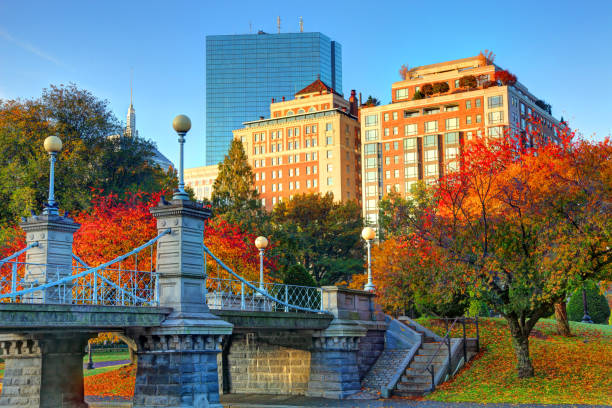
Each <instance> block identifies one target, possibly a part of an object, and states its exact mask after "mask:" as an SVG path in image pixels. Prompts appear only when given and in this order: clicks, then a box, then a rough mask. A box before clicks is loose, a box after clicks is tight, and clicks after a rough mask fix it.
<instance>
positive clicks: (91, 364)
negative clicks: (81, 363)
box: [87, 342, 94, 370]
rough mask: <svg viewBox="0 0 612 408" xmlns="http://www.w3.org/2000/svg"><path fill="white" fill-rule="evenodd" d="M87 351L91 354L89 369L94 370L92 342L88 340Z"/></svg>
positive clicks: (88, 363)
mask: <svg viewBox="0 0 612 408" xmlns="http://www.w3.org/2000/svg"><path fill="white" fill-rule="evenodd" d="M87 353H88V354H89V361H88V362H87V369H88V370H93V368H94V363H93V359H92V355H91V342H87Z"/></svg>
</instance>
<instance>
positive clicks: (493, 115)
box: [489, 111, 504, 123]
mask: <svg viewBox="0 0 612 408" xmlns="http://www.w3.org/2000/svg"><path fill="white" fill-rule="evenodd" d="M503 121H504V112H503V111H496V112H489V123H502V122H503Z"/></svg>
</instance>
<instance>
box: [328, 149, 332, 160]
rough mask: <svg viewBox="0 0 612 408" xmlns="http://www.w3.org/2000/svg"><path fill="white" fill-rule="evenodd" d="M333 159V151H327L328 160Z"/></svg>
mask: <svg viewBox="0 0 612 408" xmlns="http://www.w3.org/2000/svg"><path fill="white" fill-rule="evenodd" d="M332 157H333V154H332V151H331V150H328V151H327V158H328V159H331V158H332Z"/></svg>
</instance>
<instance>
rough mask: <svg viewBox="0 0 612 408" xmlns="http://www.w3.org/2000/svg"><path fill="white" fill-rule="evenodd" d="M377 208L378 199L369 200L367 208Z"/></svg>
mask: <svg viewBox="0 0 612 408" xmlns="http://www.w3.org/2000/svg"><path fill="white" fill-rule="evenodd" d="M375 209H376V200H367V201H366V210H375Z"/></svg>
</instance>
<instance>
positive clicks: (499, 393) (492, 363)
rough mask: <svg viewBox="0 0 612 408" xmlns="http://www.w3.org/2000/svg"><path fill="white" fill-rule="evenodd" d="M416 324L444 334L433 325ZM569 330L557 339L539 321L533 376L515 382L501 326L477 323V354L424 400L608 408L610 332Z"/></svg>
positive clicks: (611, 394) (577, 326) (549, 323)
mask: <svg viewBox="0 0 612 408" xmlns="http://www.w3.org/2000/svg"><path fill="white" fill-rule="evenodd" d="M421 322H422V324H424V325H425V326H428V327H430V328H432V329H433V330H435V331H436V332H437V333H439V334H443V332H444V326H443V325H439V324H435V323H434V321H431V320H427V319H423V320H421ZM571 328H572V332H573V334H574V336H573V337H569V338H565V337H561V336H558V335H557V334H556V330H555V321H554V320H550V319H544V320H542V321H540V322H538V324H537V325H536V327H535V329H534V332H532V336H531V338H530V352H531V358H532V361H533V365H534V368H535V377H533V378H528V379H519V378H518V376H517V375H516V360H515V355H514V351H513V348H512V345H511V341H510V336H509V330H508V326H507V324H506V322H505V321H504V320H503V319H494V318H490V319H482V320H481V326H480V333H481V345H482V351H481V352H480V353H479V354H478V355H477V356H476V357H475V359H473V360H472V361H471V362H470V363H469V364H468V365H467V366H466V367H464V368H463V369H462V370H461V371H460V372H459V373H458V374H457V375H456V376H455V377H454V378H453V379H451V381H449V382H447V383H445V384H442V385H441V386H440V387H439V388H438V389H437V390H436V391H435V392H433V393H432V394H429V395H428V396H426V397H425V399H428V400H436V401H449V402H463V401H466V402H467V401H474V402H483V403H492V402H498V403H542V404H544V403H547V404H602V405H607V404H609V403H610V401H612V328H610V326H606V325H589V324H582V323H574V322H572V323H571ZM471 334H472V335H473V333H471ZM459 335H460V334H459V332H458V331H456V332H455V333H454V336H459Z"/></svg>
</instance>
